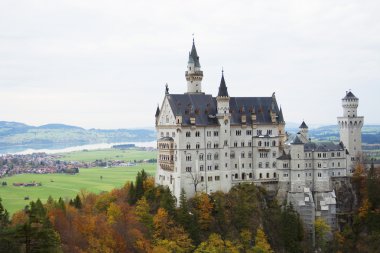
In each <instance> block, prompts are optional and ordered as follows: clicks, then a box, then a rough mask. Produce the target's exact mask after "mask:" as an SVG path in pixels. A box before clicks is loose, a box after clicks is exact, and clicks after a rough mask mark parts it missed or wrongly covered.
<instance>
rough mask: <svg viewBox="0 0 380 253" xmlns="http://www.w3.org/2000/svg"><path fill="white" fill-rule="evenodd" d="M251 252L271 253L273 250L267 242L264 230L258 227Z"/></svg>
mask: <svg viewBox="0 0 380 253" xmlns="http://www.w3.org/2000/svg"><path fill="white" fill-rule="evenodd" d="M253 252H255V253H256V252H257V253H259V252H260V253H273V250H272V248H271V246H270V244H269V242H268V240H267V236H266V235H265V232H264V230H263V229H262V228H261V227H259V228H258V229H257V231H256V237H255V246H254V247H253Z"/></svg>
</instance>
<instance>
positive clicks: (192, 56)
mask: <svg viewBox="0 0 380 253" xmlns="http://www.w3.org/2000/svg"><path fill="white" fill-rule="evenodd" d="M188 63H194V66H195V67H198V68H200V67H201V64H200V63H199V56H198V53H197V49H196V48H195V42H194V38H193V46H192V47H191V52H190V53H189V62H188Z"/></svg>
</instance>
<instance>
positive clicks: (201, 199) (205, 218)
mask: <svg viewBox="0 0 380 253" xmlns="http://www.w3.org/2000/svg"><path fill="white" fill-rule="evenodd" d="M196 200H197V210H198V217H199V218H198V219H199V220H198V221H199V226H200V228H201V229H202V230H208V229H209V228H210V225H211V223H212V219H213V217H212V208H213V205H212V203H211V200H210V198H209V197H208V195H207V194H206V193H204V192H202V193H199V194H198V195H197V196H196Z"/></svg>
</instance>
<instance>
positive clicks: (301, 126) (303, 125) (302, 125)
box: [299, 121, 309, 129]
mask: <svg viewBox="0 0 380 253" xmlns="http://www.w3.org/2000/svg"><path fill="white" fill-rule="evenodd" d="M299 128H300V129H303V128H306V129H308V128H309V127H308V126H307V125H306V123H305V121H302V124H301V125H300V127H299Z"/></svg>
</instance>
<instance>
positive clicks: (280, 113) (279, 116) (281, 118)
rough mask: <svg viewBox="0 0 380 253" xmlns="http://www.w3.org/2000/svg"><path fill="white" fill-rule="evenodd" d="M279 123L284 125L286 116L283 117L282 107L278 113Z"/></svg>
mask: <svg viewBox="0 0 380 253" xmlns="http://www.w3.org/2000/svg"><path fill="white" fill-rule="evenodd" d="M278 122H279V123H283V122H284V116H283V115H282V108H281V106H280V112H279V113H278Z"/></svg>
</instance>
